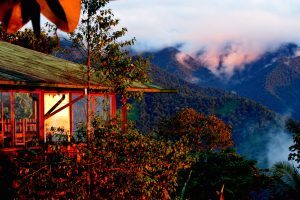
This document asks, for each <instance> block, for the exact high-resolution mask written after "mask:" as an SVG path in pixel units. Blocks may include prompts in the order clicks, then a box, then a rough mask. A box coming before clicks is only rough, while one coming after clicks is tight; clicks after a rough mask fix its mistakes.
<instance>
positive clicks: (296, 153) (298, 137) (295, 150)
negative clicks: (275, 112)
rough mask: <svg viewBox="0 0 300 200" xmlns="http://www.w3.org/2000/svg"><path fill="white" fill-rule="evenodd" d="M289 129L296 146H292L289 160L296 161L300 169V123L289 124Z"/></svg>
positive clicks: (292, 121)
mask: <svg viewBox="0 0 300 200" xmlns="http://www.w3.org/2000/svg"><path fill="white" fill-rule="evenodd" d="M287 128H288V130H289V131H290V132H292V133H293V140H294V144H293V145H292V146H290V148H289V149H290V151H291V153H290V154H289V160H294V161H296V162H297V163H298V168H300V123H299V122H297V121H294V120H289V121H288V122H287Z"/></svg>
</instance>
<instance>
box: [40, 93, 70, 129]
mask: <svg viewBox="0 0 300 200" xmlns="http://www.w3.org/2000/svg"><path fill="white" fill-rule="evenodd" d="M64 95H65V99H64V100H63V101H62V102H61V103H60V104H59V106H58V107H57V108H56V109H55V110H57V109H59V108H61V107H63V106H64V105H66V104H68V103H69V94H64ZM62 97H63V94H45V96H44V101H45V114H46V113H47V112H48V111H49V110H50V109H51V108H52V107H53V106H54V105H55V104H56V103H57V102H58V101H59V100H60V99H61V98H62ZM55 110H54V111H55ZM51 127H54V128H58V127H59V128H64V130H65V133H70V107H67V108H65V109H63V110H62V111H60V112H58V113H56V114H55V115H53V116H51V117H50V118H49V119H47V120H45V130H46V134H47V133H49V130H50V129H51Z"/></svg>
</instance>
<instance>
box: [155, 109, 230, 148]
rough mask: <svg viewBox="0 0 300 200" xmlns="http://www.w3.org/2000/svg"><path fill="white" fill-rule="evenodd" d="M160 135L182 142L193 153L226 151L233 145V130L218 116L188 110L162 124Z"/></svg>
mask: <svg viewBox="0 0 300 200" xmlns="http://www.w3.org/2000/svg"><path fill="white" fill-rule="evenodd" d="M159 132H160V134H161V135H163V136H165V137H168V138H171V139H173V140H178V139H179V140H182V141H183V142H184V143H185V144H186V145H187V146H189V147H190V148H192V149H193V151H196V152H199V151H203V150H205V151H207V150H217V149H225V148H228V147H230V146H232V145H233V141H232V138H231V128H230V127H229V126H227V125H226V124H225V123H224V122H223V121H222V120H220V119H218V118H217V117H216V116H208V117H206V116H204V115H202V114H200V113H198V112H197V111H195V110H194V109H191V108H187V109H183V110H182V111H180V112H179V113H177V114H176V115H175V116H174V117H172V118H170V119H168V120H165V121H163V122H162V123H161V124H160V130H159Z"/></svg>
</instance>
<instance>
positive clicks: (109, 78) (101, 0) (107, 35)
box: [70, 0, 149, 99]
mask: <svg viewBox="0 0 300 200" xmlns="http://www.w3.org/2000/svg"><path fill="white" fill-rule="evenodd" d="M108 2H109V0H83V1H82V6H83V9H82V18H81V20H80V23H79V26H78V28H77V29H76V30H75V32H74V33H72V34H71V35H70V38H71V40H72V41H73V43H74V47H76V48H77V49H78V50H79V51H80V52H81V54H82V55H83V56H84V57H85V58H88V60H89V59H90V61H89V62H90V66H91V70H92V71H91V72H93V73H95V74H98V75H99V76H98V77H101V79H99V83H102V84H103V83H104V82H105V83H106V84H107V85H109V86H112V88H113V92H116V93H118V94H121V95H122V97H123V98H125V99H128V98H129V97H130V96H131V95H134V94H132V93H130V94H129V93H128V92H127V89H128V88H129V87H131V86H132V84H133V83H134V82H142V83H144V82H148V81H149V79H148V75H147V68H148V64H149V61H148V60H147V59H143V58H142V57H136V58H132V57H131V56H130V55H129V52H128V51H126V50H125V48H126V47H129V46H131V45H133V44H134V42H135V39H131V40H121V39H120V38H121V37H123V36H124V35H125V34H126V32H127V29H126V28H121V29H117V26H118V24H119V19H116V18H115V17H114V14H113V12H112V10H111V9H107V8H106V6H107V4H108Z"/></svg>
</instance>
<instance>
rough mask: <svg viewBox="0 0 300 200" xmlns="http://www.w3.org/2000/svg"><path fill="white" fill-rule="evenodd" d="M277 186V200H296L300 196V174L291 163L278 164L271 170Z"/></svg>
mask: <svg viewBox="0 0 300 200" xmlns="http://www.w3.org/2000/svg"><path fill="white" fill-rule="evenodd" d="M271 172H272V175H273V178H274V180H275V184H274V186H273V190H272V191H273V193H274V195H275V197H276V199H290V200H296V199H299V196H300V174H299V172H298V170H297V168H296V167H294V166H293V165H292V164H291V163H289V162H279V163H276V164H275V165H274V166H273V167H272V169H271Z"/></svg>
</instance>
